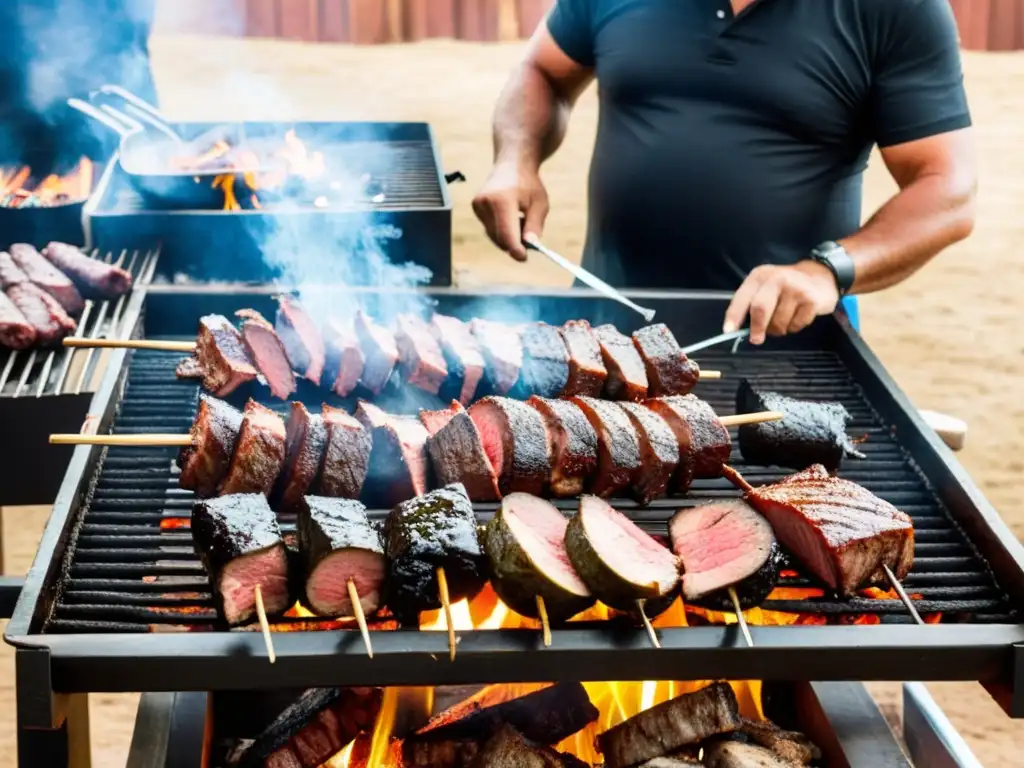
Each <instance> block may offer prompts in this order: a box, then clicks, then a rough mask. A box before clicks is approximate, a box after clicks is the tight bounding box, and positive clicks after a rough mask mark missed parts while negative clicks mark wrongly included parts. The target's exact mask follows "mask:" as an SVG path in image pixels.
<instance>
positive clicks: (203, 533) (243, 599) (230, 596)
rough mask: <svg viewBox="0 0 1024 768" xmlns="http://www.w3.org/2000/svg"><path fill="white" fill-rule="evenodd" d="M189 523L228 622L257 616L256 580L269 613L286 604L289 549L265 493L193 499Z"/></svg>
mask: <svg viewBox="0 0 1024 768" xmlns="http://www.w3.org/2000/svg"><path fill="white" fill-rule="evenodd" d="M191 529H192V542H193V545H194V546H195V550H196V554H197V555H198V556H199V559H200V560H201V561H202V563H203V567H204V568H206V573H207V576H209V579H210V586H211V588H212V590H213V596H214V599H215V601H216V603H217V608H218V610H219V611H220V615H221V617H222V618H223V619H224V620H225V621H226V622H227V623H228V625H229V626H232V627H234V626H238V625H239V624H245V623H247V622H249V621H250V620H251V619H253V618H254V617H255V615H256V599H255V588H256V585H257V584H258V585H259V586H260V591H261V592H262V593H263V605H264V608H266V611H267V615H268V616H273V615H276V614H279V613H282V612H283V611H285V610H286V609H287V608H288V606H289V605H290V604H291V599H290V595H289V592H288V555H287V552H286V551H285V545H284V541H283V540H282V539H281V529H280V527H279V526H278V524H277V516H276V515H275V514H274V510H272V509H271V508H270V504H268V503H267V499H266V497H265V496H263V495H262V494H258V493H252V494H232V495H227V496H219V497H218V498H216V499H207V500H204V501H197V502H196V503H195V505H194V506H193V507H192V527H191Z"/></svg>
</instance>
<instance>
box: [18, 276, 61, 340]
mask: <svg viewBox="0 0 1024 768" xmlns="http://www.w3.org/2000/svg"><path fill="white" fill-rule="evenodd" d="M7 298H8V299H9V300H10V302H11V304H13V305H14V306H15V307H17V308H18V311H19V312H21V314H22V316H23V317H24V318H25V321H26V322H27V323H28V324H29V325H31V326H32V328H33V330H34V331H35V333H36V343H37V344H38V345H39V346H41V347H50V346H53V345H54V344H56V343H57V342H59V341H60V340H61V339H63V338H64V337H65V336H68V335H69V334H72V333H74V332H75V328H76V327H77V326H76V325H75V321H74V320H72V319H71V318H70V317H68V314H67V312H65V311H64V308H63V307H62V306H61V305H60V304H58V303H57V300H56V299H55V298H53V296H51V295H50V294H48V293H47V292H46V291H44V290H43V289H42V288H40V287H39V286H38V285H36V284H35V283H19V284H18V285H12V286H11V287H10V288H8V289H7Z"/></svg>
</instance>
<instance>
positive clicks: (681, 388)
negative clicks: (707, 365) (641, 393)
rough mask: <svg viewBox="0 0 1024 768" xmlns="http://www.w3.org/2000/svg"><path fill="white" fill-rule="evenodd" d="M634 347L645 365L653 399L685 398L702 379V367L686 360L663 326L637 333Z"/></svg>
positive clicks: (660, 324) (653, 326)
mask: <svg viewBox="0 0 1024 768" xmlns="http://www.w3.org/2000/svg"><path fill="white" fill-rule="evenodd" d="M633 344H634V346H636V349H637V352H639V353H640V357H641V359H642V360H643V361H644V369H645V370H646V371H647V394H649V395H650V396H651V397H663V396H665V395H685V394H687V393H688V392H689V391H690V390H691V389H693V386H694V385H695V384H696V383H697V380H698V379H699V378H700V366H698V365H697V363H695V362H694V361H693V360H691V359H690V358H688V357H687V356H686V353H685V352H683V350H682V348H681V347H680V346H679V342H678V341H676V337H675V336H673V335H672V331H670V330H669V329H668V326H666V325H665V324H664V323H656V324H654V325H648V326H646V327H645V328H641V329H640V330H639V331H635V332H634V333H633Z"/></svg>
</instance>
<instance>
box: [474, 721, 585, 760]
mask: <svg viewBox="0 0 1024 768" xmlns="http://www.w3.org/2000/svg"><path fill="white" fill-rule="evenodd" d="M579 765H586V764H585V763H581V762H580V761H579V760H577V759H576V758H575V757H572V756H570V755H563V754H561V753H560V752H556V751H555V750H553V749H551V748H550V747H545V746H542V745H538V744H534V743H532V742H530V741H529V740H527V739H526V738H524V737H523V735H522V734H521V733H519V731H517V730H516V729H515V728H513V727H512V726H511V725H505V726H503V727H502V728H501V729H500V730H499V731H498V732H497V733H496V734H494V736H492V737H491V738H490V740H489V741H488V742H487V743H486V744H484V746H483V749H481V750H480V754H479V755H477V757H476V760H475V761H474V762H473V764H472V768H570V767H572V768H575V767H576V766H579Z"/></svg>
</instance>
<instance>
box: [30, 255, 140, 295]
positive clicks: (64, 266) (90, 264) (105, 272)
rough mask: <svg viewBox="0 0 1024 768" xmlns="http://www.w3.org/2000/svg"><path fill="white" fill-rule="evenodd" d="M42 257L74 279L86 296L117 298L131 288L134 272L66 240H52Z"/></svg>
mask: <svg viewBox="0 0 1024 768" xmlns="http://www.w3.org/2000/svg"><path fill="white" fill-rule="evenodd" d="M43 256H44V257H45V258H46V259H47V261H49V262H50V263H51V264H53V266H55V267H56V268H57V269H59V270H60V271H61V272H63V273H64V274H65V275H67V276H68V277H70V278H71V280H72V281H73V282H74V284H75V286H76V287H77V288H78V290H79V291H80V292H81V294H82V296H84V297H85V298H87V299H116V298H117V297H118V296H123V295H124V294H126V293H128V291H130V290H131V289H132V275H131V273H130V272H129V271H128V270H126V269H122V268H121V267H119V266H117V265H116V264H106V263H105V262H102V261H100V260H99V259H93V258H90V257H89V256H86V255H85V254H84V253H82V251H81V250H79V249H78V248H76V247H75V246H73V245H68V244H67V243H50V244H49V245H47V246H46V247H45V248H43Z"/></svg>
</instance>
